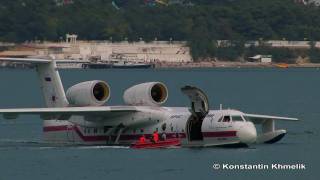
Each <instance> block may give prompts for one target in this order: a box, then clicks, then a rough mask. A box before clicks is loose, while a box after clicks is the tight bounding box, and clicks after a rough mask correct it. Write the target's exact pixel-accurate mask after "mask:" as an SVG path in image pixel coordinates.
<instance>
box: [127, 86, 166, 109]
mask: <svg viewBox="0 0 320 180" xmlns="http://www.w3.org/2000/svg"><path fill="white" fill-rule="evenodd" d="M167 99H168V89H167V87H166V85H164V84H163V83H161V82H147V83H142V84H137V85H135V86H132V87H130V88H129V89H127V90H126V91H125V92H124V94H123V100H124V102H125V103H126V104H127V105H133V106H160V105H161V104H163V103H165V102H166V101H167Z"/></svg>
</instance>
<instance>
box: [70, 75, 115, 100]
mask: <svg viewBox="0 0 320 180" xmlns="http://www.w3.org/2000/svg"><path fill="white" fill-rule="evenodd" d="M66 96H67V99H68V101H69V104H70V105H72V106H101V105H103V104H104V103H106V102H107V101H108V99H109V97H110V87H109V85H108V84H107V83H106V82H104V81H99V80H95V81H86V82H82V83H79V84H76V85H74V86H72V87H70V88H69V89H68V90H67V93H66Z"/></svg>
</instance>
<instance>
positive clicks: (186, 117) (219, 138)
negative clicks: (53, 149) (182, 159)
mask: <svg viewBox="0 0 320 180" xmlns="http://www.w3.org/2000/svg"><path fill="white" fill-rule="evenodd" d="M136 108H137V109H138V110H140V111H142V112H143V113H141V112H139V113H135V114H129V115H127V116H126V117H121V118H120V119H118V118H113V119H112V120H108V121H105V122H104V123H99V120H98V119H97V122H93V121H92V120H90V121H86V120H85V118H83V117H82V116H73V117H71V118H70V120H68V121H61V120H46V121H44V127H43V131H44V138H45V140H46V141H48V142H55V143H72V144H81V145H129V144H131V143H134V142H136V141H137V140H138V139H139V138H140V137H141V136H142V135H145V136H146V137H147V138H151V135H152V133H153V132H154V131H155V130H157V131H158V132H159V134H160V136H163V134H165V137H166V138H168V139H170V138H180V139H181V144H182V146H217V145H225V144H234V145H245V144H251V143H254V142H256V138H257V133H256V128H255V126H254V124H253V123H252V122H250V121H246V120H245V117H244V114H243V113H242V112H240V111H236V110H211V111H209V113H208V115H207V116H206V117H205V118H204V119H203V121H202V122H201V123H200V122H199V125H198V126H197V125H195V126H194V127H192V126H191V125H190V116H191V113H190V111H189V109H188V108H185V107H145V106H141V107H138V106H137V107H136ZM225 115H229V116H230V117H237V118H238V117H240V118H242V121H241V120H239V118H238V119H237V120H234V121H232V120H231V119H230V121H228V122H223V119H222V117H224V116H225ZM123 119H125V120H123ZM219 119H220V121H219ZM119 122H121V123H122V126H123V127H124V128H123V129H122V130H120V129H121V128H119ZM117 126H118V127H117ZM125 127H128V128H125ZM120 131H121V132H120ZM119 133H120V134H119ZM118 135H119V137H118Z"/></svg>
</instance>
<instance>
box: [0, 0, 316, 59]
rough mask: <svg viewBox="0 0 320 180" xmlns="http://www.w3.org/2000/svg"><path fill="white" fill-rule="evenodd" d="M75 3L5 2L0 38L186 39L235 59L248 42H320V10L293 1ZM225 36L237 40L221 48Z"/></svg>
mask: <svg viewBox="0 0 320 180" xmlns="http://www.w3.org/2000/svg"><path fill="white" fill-rule="evenodd" d="M73 2H74V3H73V4H70V5H65V6H56V4H55V2H54V1H53V0H11V1H5V0H1V1H0V41H14V42H23V41H26V40H35V39H37V40H58V39H60V37H64V35H65V34H66V33H75V34H78V35H79V37H80V38H81V39H87V40H105V39H107V40H109V39H112V40H113V41H121V40H124V39H127V40H129V41H138V40H139V39H140V37H141V38H143V40H145V41H152V40H154V39H155V38H157V39H158V40H169V39H172V40H185V41H187V42H188V43H189V45H190V47H191V48H192V54H193V56H194V57H195V58H199V57H202V58H206V57H213V56H215V57H216V56H217V57H220V56H221V57H222V56H224V55H226V54H229V55H230V56H231V57H229V58H232V59H233V58H234V57H236V56H239V54H241V53H243V52H242V51H243V49H241V48H242V47H243V46H241V42H244V41H246V40H269V39H284V38H285V39H287V40H304V39H308V40H313V41H315V40H320V18H319V17H320V10H319V9H318V8H316V7H312V6H303V5H301V4H296V3H294V2H293V0H265V1H261V0H233V1H231V0H190V2H191V5H190V4H189V5H179V4H175V5H170V6H164V5H160V4H157V5H155V6H148V5H146V4H145V3H144V0H118V1H115V2H116V3H118V6H119V7H120V9H119V10H117V9H116V8H115V7H114V6H113V5H112V3H111V2H112V1H111V0H88V1H84V0H73ZM220 39H222V40H223V39H227V40H233V41H235V42H238V43H236V44H237V45H236V46H234V47H231V48H217V46H216V40H220ZM313 54H316V51H314V53H313Z"/></svg>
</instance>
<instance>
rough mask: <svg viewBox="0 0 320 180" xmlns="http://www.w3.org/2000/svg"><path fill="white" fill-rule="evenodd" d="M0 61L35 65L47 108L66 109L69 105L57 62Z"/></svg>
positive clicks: (43, 60)
mask: <svg viewBox="0 0 320 180" xmlns="http://www.w3.org/2000/svg"><path fill="white" fill-rule="evenodd" d="M0 60H4V61H10V62H25V63H31V64H34V65H35V66H36V70H37V73H38V77H39V80H40V88H41V91H42V94H43V97H44V100H45V104H46V107H66V106H68V105H69V103H68V100H67V98H66V95H65V91H64V88H63V85H62V82H61V78H60V74H59V72H58V70H57V65H56V61H54V60H47V59H29V58H0Z"/></svg>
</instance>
